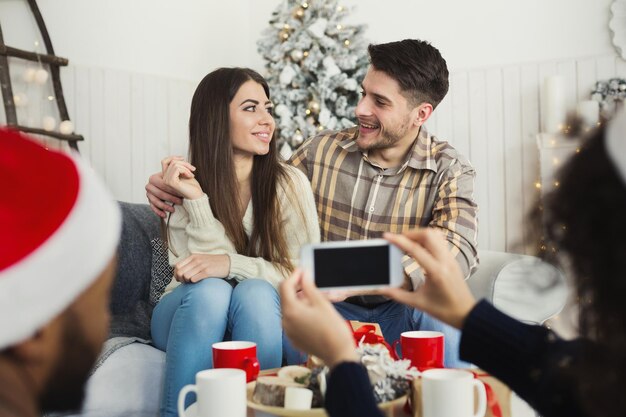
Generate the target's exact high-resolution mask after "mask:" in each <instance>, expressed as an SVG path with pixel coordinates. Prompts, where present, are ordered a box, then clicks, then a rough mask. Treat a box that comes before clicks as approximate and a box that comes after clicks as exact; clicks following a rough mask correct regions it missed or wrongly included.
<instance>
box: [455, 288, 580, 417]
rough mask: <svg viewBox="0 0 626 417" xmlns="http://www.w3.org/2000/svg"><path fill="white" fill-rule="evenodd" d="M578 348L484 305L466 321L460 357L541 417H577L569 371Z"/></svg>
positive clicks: (571, 342)
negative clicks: (504, 386)
mask: <svg viewBox="0 0 626 417" xmlns="http://www.w3.org/2000/svg"><path fill="white" fill-rule="evenodd" d="M581 347H582V341H581V340H580V339H579V340H574V341H565V340H562V339H560V338H559V337H557V336H556V335H555V334H554V333H553V332H552V331H551V330H549V329H547V328H545V327H542V326H537V325H529V324H524V323H522V322H520V321H517V320H515V319H513V318H511V317H509V316H507V315H506V314H504V313H502V312H500V311H499V310H498V309H496V308H495V307H494V306H492V305H491V304H490V303H488V302H487V301H485V300H482V301H480V302H479V303H478V304H477V305H476V306H475V307H474V308H473V309H472V311H471V312H470V314H469V315H468V317H467V318H466V319H465V323H464V325H463V332H462V336H461V344H460V354H461V359H463V360H466V361H469V362H472V363H474V364H476V365H478V366H479V367H480V368H482V369H484V370H485V371H487V372H489V373H490V374H492V375H493V376H495V377H496V378H498V379H500V380H501V381H502V382H504V383H505V384H507V385H508V386H509V387H510V388H511V389H512V390H513V391H515V392H516V393H517V394H518V395H519V396H520V397H521V398H523V399H524V400H525V401H526V402H528V403H529V404H530V405H531V406H532V407H533V408H535V409H536V410H537V411H539V413H540V414H541V415H542V416H544V417H549V416H565V415H567V416H580V415H584V414H583V413H582V411H581V407H580V403H579V401H578V399H579V396H578V394H577V393H576V391H577V390H576V387H575V383H574V378H572V373H571V369H573V367H575V366H576V362H577V360H578V358H579V357H580V351H581Z"/></svg>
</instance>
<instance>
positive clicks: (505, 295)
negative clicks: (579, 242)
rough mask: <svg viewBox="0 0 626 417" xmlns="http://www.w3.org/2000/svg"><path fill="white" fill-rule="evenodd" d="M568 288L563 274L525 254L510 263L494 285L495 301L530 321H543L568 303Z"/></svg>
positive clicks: (519, 317) (511, 313)
mask: <svg viewBox="0 0 626 417" xmlns="http://www.w3.org/2000/svg"><path fill="white" fill-rule="evenodd" d="M567 295H568V288H567V285H566V282H565V278H564V277H563V274H562V273H561V272H560V271H559V270H558V269H556V268H555V267H554V266H552V265H550V264H548V263H545V262H542V261H540V260H539V259H537V258H533V257H523V258H521V259H517V260H514V261H512V262H510V263H508V264H506V265H505V266H504V267H503V268H502V269H501V270H500V272H499V273H498V277H497V279H496V280H495V282H494V287H493V305H494V306H496V307H497V308H499V309H500V310H502V311H504V312H505V313H507V314H508V315H510V316H512V317H514V318H516V319H518V320H521V321H524V322H527V323H543V322H544V321H545V320H547V319H549V318H550V317H552V316H554V315H555V314H557V313H559V312H560V311H561V310H562V309H563V307H564V306H565V302H566V300H567Z"/></svg>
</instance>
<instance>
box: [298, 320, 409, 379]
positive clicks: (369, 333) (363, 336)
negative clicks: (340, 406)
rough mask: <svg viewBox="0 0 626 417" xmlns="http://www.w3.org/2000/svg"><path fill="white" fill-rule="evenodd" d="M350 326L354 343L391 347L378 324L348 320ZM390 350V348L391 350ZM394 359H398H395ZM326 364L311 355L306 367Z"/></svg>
mask: <svg viewBox="0 0 626 417" xmlns="http://www.w3.org/2000/svg"><path fill="white" fill-rule="evenodd" d="M348 323H350V326H352V332H353V334H354V343H355V345H356V344H358V343H359V342H360V341H361V340H362V341H363V343H372V344H376V343H382V344H385V345H386V346H389V345H388V344H387V343H386V342H385V339H384V338H383V332H382V330H381V329H380V326H379V325H378V323H367V322H364V321H357V320H348ZM389 349H390V348H389ZM394 359H397V358H396V357H394ZM322 365H324V362H323V361H322V360H321V359H320V358H318V357H317V356H313V355H309V357H308V359H307V361H306V366H307V367H308V368H314V367H316V366H322Z"/></svg>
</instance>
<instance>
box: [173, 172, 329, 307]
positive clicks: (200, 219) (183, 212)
mask: <svg viewBox="0 0 626 417" xmlns="http://www.w3.org/2000/svg"><path fill="white" fill-rule="evenodd" d="M285 168H286V170H287V173H288V177H289V179H290V180H291V182H292V186H291V187H290V186H288V185H287V184H279V188H278V200H279V203H280V207H281V213H282V216H283V219H282V225H283V227H282V231H283V233H284V234H285V240H286V243H287V249H288V251H289V258H290V259H291V261H292V263H293V264H294V265H298V258H299V256H300V247H301V246H302V245H303V244H306V243H316V242H319V240H320V230H319V223H318V220H317V209H316V206H315V200H314V198H313V191H312V190H311V184H310V183H309V180H308V178H307V177H306V176H305V175H304V174H303V173H302V172H301V171H300V170H298V169H297V168H294V167H291V166H288V165H285ZM288 193H289V195H288ZM292 193H293V195H291V194H292ZM294 201H297V202H298V203H299V205H300V208H299V207H297V206H296V205H294V203H293V202H294ZM252 215H253V207H252V201H250V203H249V204H248V207H247V208H246V212H245V214H244V216H243V226H244V229H245V232H246V234H247V235H248V237H250V234H251V232H252V227H253V220H252V219H253V217H252ZM169 247H170V248H173V249H174V250H175V251H176V253H177V254H178V256H175V255H174V254H173V253H172V251H171V250H170V251H169V262H170V265H172V266H174V265H176V264H177V263H178V262H180V261H182V260H184V259H186V258H187V257H188V256H189V255H191V254H193V253H204V254H214V255H218V254H228V256H229V257H230V274H229V276H228V277H229V278H234V279H236V280H237V281H242V280H244V279H247V278H262V279H265V280H267V281H269V283H270V284H272V285H273V286H274V287H278V284H279V283H280V282H281V281H282V280H283V279H284V278H286V277H285V276H284V275H283V273H282V272H281V270H280V269H278V268H276V267H275V266H274V265H273V264H272V263H271V262H268V261H266V260H265V259H263V258H260V257H259V258H252V257H249V256H244V255H240V254H238V253H237V252H236V251H235V247H234V245H233V243H232V242H231V241H230V239H229V238H228V237H227V236H226V232H225V230H224V226H223V225H222V224H221V223H220V222H219V221H218V220H217V219H216V218H215V217H214V216H213V213H212V211H211V206H210V205H209V198H208V197H207V195H206V194H204V195H203V196H202V197H200V198H198V199H195V200H187V199H184V200H183V205H182V206H176V211H175V212H174V213H172V215H171V217H170V221H169ZM179 284H180V283H179V282H178V281H176V280H175V279H173V278H172V281H171V282H170V284H169V285H168V286H167V288H166V289H165V293H164V295H165V294H167V293H169V292H170V291H172V290H173V289H174V288H176V287H177V286H178V285H179Z"/></svg>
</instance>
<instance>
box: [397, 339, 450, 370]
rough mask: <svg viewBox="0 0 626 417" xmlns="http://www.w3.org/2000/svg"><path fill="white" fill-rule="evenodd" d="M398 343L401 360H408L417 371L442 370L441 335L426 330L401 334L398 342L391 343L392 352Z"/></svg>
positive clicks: (442, 347)
mask: <svg viewBox="0 0 626 417" xmlns="http://www.w3.org/2000/svg"><path fill="white" fill-rule="evenodd" d="M398 342H399V343H400V346H401V350H402V359H409V360H410V361H411V366H414V367H416V368H417V369H418V370H419V371H424V370H426V369H431V368H443V350H444V344H443V333H441V332H433V331H428V330H416V331H411V332H403V333H402V334H401V335H400V340H396V341H395V342H393V350H394V351H395V350H396V346H397V344H398Z"/></svg>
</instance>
